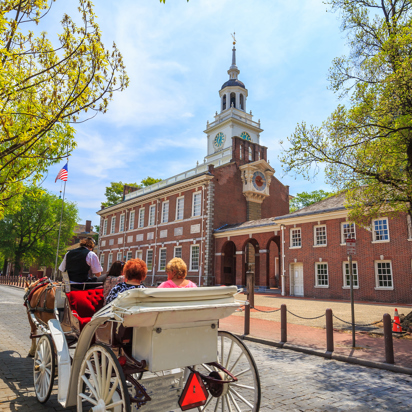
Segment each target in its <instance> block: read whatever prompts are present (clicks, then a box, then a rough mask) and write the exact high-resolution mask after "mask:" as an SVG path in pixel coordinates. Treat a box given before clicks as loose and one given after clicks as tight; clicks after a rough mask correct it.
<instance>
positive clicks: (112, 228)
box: [110, 216, 116, 235]
mask: <svg viewBox="0 0 412 412" xmlns="http://www.w3.org/2000/svg"><path fill="white" fill-rule="evenodd" d="M113 233H116V216H112V220H111V221H110V234H111V235H112V234H113Z"/></svg>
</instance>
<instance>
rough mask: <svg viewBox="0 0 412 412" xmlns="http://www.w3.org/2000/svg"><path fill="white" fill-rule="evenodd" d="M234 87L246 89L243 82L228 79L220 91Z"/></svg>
mask: <svg viewBox="0 0 412 412" xmlns="http://www.w3.org/2000/svg"><path fill="white" fill-rule="evenodd" d="M228 86H229V87H235V86H239V87H243V88H244V89H246V87H245V85H244V83H243V82H241V81H240V80H237V79H230V80H228V81H227V82H226V83H223V86H222V88H221V89H220V90H222V89H224V88H225V87H228Z"/></svg>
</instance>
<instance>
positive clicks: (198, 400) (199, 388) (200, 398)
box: [179, 372, 209, 411]
mask: <svg viewBox="0 0 412 412" xmlns="http://www.w3.org/2000/svg"><path fill="white" fill-rule="evenodd" d="M208 396H209V393H208V392H207V390H206V388H205V385H204V383H203V381H202V378H201V377H200V375H199V373H198V372H192V373H191V374H190V375H189V378H188V379H187V382H186V385H185V388H184V389H183V392H182V394H181V395H180V399H179V406H180V409H181V410H182V411H187V410H189V409H193V408H197V407H198V406H203V405H204V404H205V403H206V401H207V398H208Z"/></svg>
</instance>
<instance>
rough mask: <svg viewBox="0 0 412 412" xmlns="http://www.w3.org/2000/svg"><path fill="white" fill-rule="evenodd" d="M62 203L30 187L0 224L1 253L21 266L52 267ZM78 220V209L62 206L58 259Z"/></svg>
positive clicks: (72, 206)
mask: <svg viewBox="0 0 412 412" xmlns="http://www.w3.org/2000/svg"><path fill="white" fill-rule="evenodd" d="M61 207H62V200H61V199H59V198H58V197H57V196H55V195H52V194H50V193H48V192H46V191H44V190H43V189H41V188H37V187H34V186H32V187H29V188H27V190H26V191H25V193H24V194H23V196H22V198H21V201H20V203H19V205H18V207H16V209H15V210H14V211H12V212H10V213H6V214H5V216H4V218H3V219H2V220H1V221H0V233H1V237H0V254H2V255H3V256H6V257H7V258H8V259H9V260H11V261H13V262H14V273H15V274H18V273H19V272H20V268H21V264H22V263H24V264H25V265H31V264H37V265H42V266H54V264H55V258H56V250H57V238H58V233H59V224H60V213H61ZM77 220H78V210H77V206H76V205H75V204H74V203H71V202H67V201H66V202H65V203H64V209H63V219H62V227H61V234H60V248H59V256H60V257H63V255H64V253H65V251H66V248H67V244H68V241H69V240H70V239H71V237H72V236H73V230H74V228H75V226H76V222H77Z"/></svg>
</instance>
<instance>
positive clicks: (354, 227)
mask: <svg viewBox="0 0 412 412" xmlns="http://www.w3.org/2000/svg"><path fill="white" fill-rule="evenodd" d="M343 225H353V235H354V237H353V238H351V239H356V224H355V223H354V222H351V221H348V220H347V221H345V222H341V224H340V242H341V243H340V244H341V246H346V238H345V237H344V231H343Z"/></svg>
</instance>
